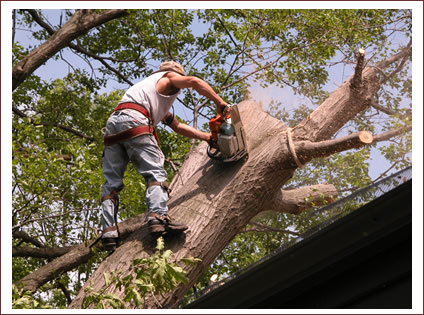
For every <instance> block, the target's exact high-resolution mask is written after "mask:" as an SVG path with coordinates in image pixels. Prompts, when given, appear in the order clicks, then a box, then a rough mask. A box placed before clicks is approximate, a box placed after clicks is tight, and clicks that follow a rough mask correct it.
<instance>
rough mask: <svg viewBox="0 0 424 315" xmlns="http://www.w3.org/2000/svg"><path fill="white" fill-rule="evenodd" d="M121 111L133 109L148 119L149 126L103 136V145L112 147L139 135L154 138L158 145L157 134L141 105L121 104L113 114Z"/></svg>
mask: <svg viewBox="0 0 424 315" xmlns="http://www.w3.org/2000/svg"><path fill="white" fill-rule="evenodd" d="M123 109H134V110H136V111H138V112H140V113H142V114H143V115H144V116H146V117H147V118H148V119H149V125H142V126H137V127H134V128H131V129H127V130H124V131H122V132H119V133H116V134H113V135H110V136H105V137H104V145H113V144H116V143H120V142H122V141H126V140H129V139H132V138H135V137H138V136H141V135H147V134H149V135H153V136H155V139H156V141H157V143H158V145H159V138H158V134H157V132H156V129H155V128H154V127H153V126H152V119H151V118H150V115H149V112H148V111H147V109H146V108H145V107H144V106H143V105H140V104H136V103H122V104H119V105H118V106H117V107H116V108H115V109H114V110H113V112H116V111H118V110H123Z"/></svg>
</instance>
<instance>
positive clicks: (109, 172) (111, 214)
mask: <svg viewBox="0 0 424 315" xmlns="http://www.w3.org/2000/svg"><path fill="white" fill-rule="evenodd" d="M128 161H129V158H128V155H127V153H126V152H125V148H124V147H123V146H122V145H120V144H114V145H111V146H106V147H105V150H104V157H103V162H102V167H103V176H104V178H105V183H104V185H103V189H102V193H101V198H102V199H103V197H104V196H107V195H110V194H111V193H112V192H113V191H116V192H120V191H121V190H122V189H123V188H124V183H123V181H122V180H123V177H124V172H125V169H126V167H127V164H128ZM115 211H118V209H115V204H114V203H113V201H112V200H111V199H106V200H104V201H103V202H102V228H103V230H105V229H106V228H108V227H111V226H114V225H116V224H117V222H116V220H115ZM112 234H113V233H112ZM115 234H116V233H115ZM111 237H115V236H114V235H113V236H112V235H111Z"/></svg>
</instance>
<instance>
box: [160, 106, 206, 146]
mask: <svg viewBox="0 0 424 315" xmlns="http://www.w3.org/2000/svg"><path fill="white" fill-rule="evenodd" d="M168 115H171V116H172V114H171V113H168ZM172 117H173V116H172ZM169 127H171V129H172V130H174V131H175V132H176V133H178V134H180V135H182V136H185V137H188V138H192V139H199V140H204V141H208V142H209V140H210V138H211V134H210V133H208V132H203V131H200V130H197V129H195V128H193V127H191V126H189V125H186V124H184V123H181V122H179V121H178V119H177V118H176V117H173V120H172V122H171V123H170V124H169Z"/></svg>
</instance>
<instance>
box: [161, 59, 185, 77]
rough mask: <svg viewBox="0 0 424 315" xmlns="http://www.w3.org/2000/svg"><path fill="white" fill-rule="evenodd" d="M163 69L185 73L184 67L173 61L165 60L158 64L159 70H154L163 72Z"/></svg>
mask: <svg viewBox="0 0 424 315" xmlns="http://www.w3.org/2000/svg"><path fill="white" fill-rule="evenodd" d="M163 71H174V72H177V73H179V74H181V75H186V73H185V71H184V68H183V66H182V65H180V64H179V63H176V62H175V61H165V62H162V63H161V64H160V67H159V70H158V71H155V72H154V73H156V72H163Z"/></svg>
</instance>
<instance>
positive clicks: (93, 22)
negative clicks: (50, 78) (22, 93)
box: [12, 9, 128, 91]
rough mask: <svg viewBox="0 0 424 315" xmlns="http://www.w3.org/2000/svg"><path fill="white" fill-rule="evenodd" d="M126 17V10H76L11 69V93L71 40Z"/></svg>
mask: <svg viewBox="0 0 424 315" xmlns="http://www.w3.org/2000/svg"><path fill="white" fill-rule="evenodd" d="M125 15H128V12H127V10H120V9H117V10H106V11H103V12H101V13H95V11H94V10H86V9H83V10H77V11H75V14H74V15H73V16H72V17H71V18H70V19H69V20H68V21H67V22H66V23H65V24H64V25H63V26H62V27H61V28H60V29H59V30H57V31H56V32H55V33H54V34H53V35H52V36H51V37H50V38H49V39H48V40H47V41H45V42H44V43H43V44H41V45H40V46H39V47H37V48H35V49H34V50H32V51H31V52H30V53H29V54H28V55H27V56H25V58H24V59H22V60H21V61H20V62H19V63H18V64H17V65H16V66H15V67H13V69H12V91H14V90H15V89H16V88H17V87H18V86H19V85H20V84H21V83H22V82H23V81H24V80H25V79H26V78H27V77H28V76H30V75H31V74H32V73H33V72H34V71H35V70H36V69H37V68H38V67H39V66H41V65H42V64H43V63H45V62H46V61H47V60H49V59H50V58H51V57H52V56H53V55H54V54H56V53H57V52H59V51H60V50H61V49H62V48H64V47H66V46H67V45H68V44H69V43H70V42H71V41H72V40H74V39H76V38H78V37H79V36H81V35H83V34H85V33H87V32H88V31H89V30H90V29H92V28H94V27H96V26H98V25H102V24H104V23H106V22H108V21H110V20H113V19H116V18H119V17H122V16H125Z"/></svg>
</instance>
